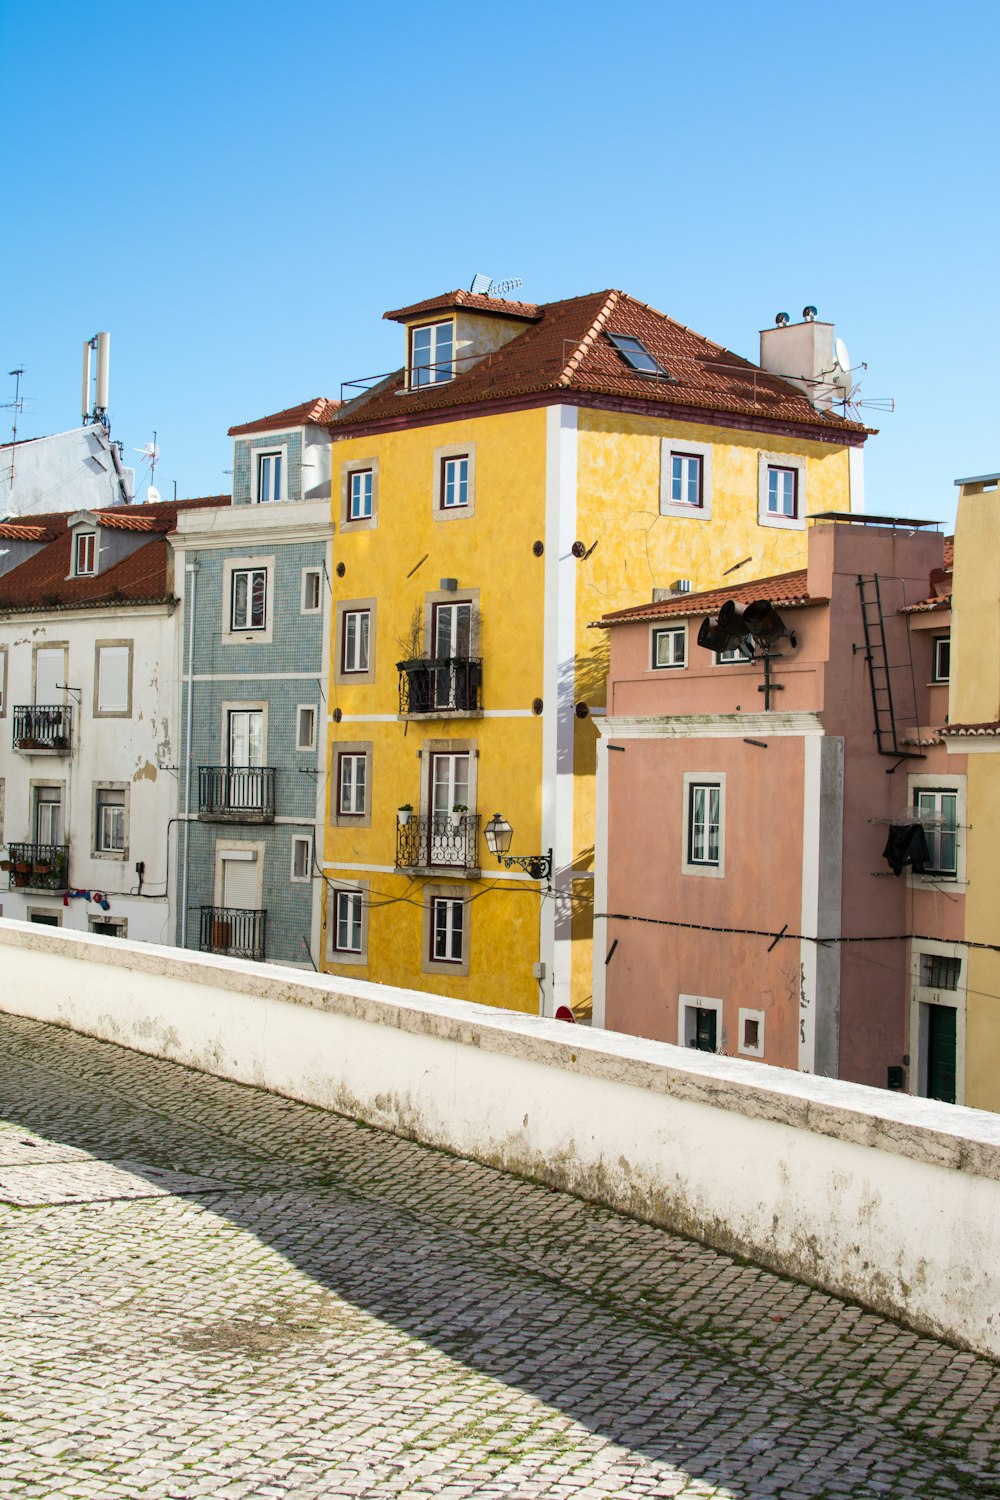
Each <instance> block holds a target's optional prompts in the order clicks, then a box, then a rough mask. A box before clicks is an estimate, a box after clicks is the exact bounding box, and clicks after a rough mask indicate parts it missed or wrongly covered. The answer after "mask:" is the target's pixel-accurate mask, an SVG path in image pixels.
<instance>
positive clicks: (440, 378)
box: [406, 318, 458, 391]
mask: <svg viewBox="0 0 1000 1500" xmlns="http://www.w3.org/2000/svg"><path fill="white" fill-rule="evenodd" d="M442 328H447V329H448V330H449V332H450V338H449V340H448V342H449V343H450V344H451V359H450V361H449V364H448V367H447V372H446V371H445V370H444V369H442V368H441V367H442V365H443V364H444V361H443V360H441V359H439V358H438V357H437V356H438V352H439V351H438V345H439V343H440V342H441V338H440V330H441V329H442ZM424 332H429V334H430V339H429V341H428V343H429V349H428V352H429V354H430V359H429V360H428V361H427V363H426V364H421V365H416V364H414V362H413V350H414V343H415V336H416V335H417V334H419V333H424ZM456 335H457V328H456V323H455V319H454V318H438V319H435V320H434V321H433V322H429V323H412V324H411V325H410V326H409V328H408V329H407V331H406V346H407V349H406V352H407V359H406V369H407V377H408V378H407V384H408V386H409V388H410V390H411V391H423V390H426V389H427V387H428V386H432V385H444V384H446V383H447V381H449V380H454V378H455V350H456V345H457V342H458V340H457V337H456ZM418 370H426V371H427V374H428V378H427V379H426V380H419V379H417V378H416V376H417V371H418Z"/></svg>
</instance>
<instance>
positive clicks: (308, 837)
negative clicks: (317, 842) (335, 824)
mask: <svg viewBox="0 0 1000 1500" xmlns="http://www.w3.org/2000/svg"><path fill="white" fill-rule="evenodd" d="M312 851H313V841H312V834H311V833H296V834H294V835H293V836H292V869H291V876H290V878H291V879H292V880H298V881H303V880H311V879H312Z"/></svg>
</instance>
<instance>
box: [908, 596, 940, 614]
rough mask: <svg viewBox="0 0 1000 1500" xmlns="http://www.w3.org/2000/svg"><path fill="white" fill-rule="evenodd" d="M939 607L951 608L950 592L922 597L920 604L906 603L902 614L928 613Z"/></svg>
mask: <svg viewBox="0 0 1000 1500" xmlns="http://www.w3.org/2000/svg"><path fill="white" fill-rule="evenodd" d="M937 609H951V595H950V594H934V595H933V597H932V598H930V599H921V600H920V602H919V603H918V604H904V605H903V607H902V609H901V610H900V611H899V613H900V614H901V615H926V614H931V613H932V611H934V610H937Z"/></svg>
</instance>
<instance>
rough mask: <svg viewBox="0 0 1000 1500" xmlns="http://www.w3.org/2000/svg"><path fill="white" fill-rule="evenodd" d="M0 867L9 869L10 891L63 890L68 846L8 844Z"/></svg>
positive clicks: (67, 866)
mask: <svg viewBox="0 0 1000 1500" xmlns="http://www.w3.org/2000/svg"><path fill="white" fill-rule="evenodd" d="M0 869H3V870H8V871H9V872H10V889H11V890H12V891H13V890H29V891H64V890H66V888H67V887H68V885H69V845H68V844H8V845H7V858H6V859H4V860H0Z"/></svg>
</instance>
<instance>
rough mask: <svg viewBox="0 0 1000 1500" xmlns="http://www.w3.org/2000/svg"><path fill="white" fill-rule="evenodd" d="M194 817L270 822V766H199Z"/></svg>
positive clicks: (207, 819) (224, 820) (272, 776)
mask: <svg viewBox="0 0 1000 1500" xmlns="http://www.w3.org/2000/svg"><path fill="white" fill-rule="evenodd" d="M198 816H199V817H200V818H203V819H204V820H205V821H206V822H207V823H273V822H274V767H273V766H199V767H198Z"/></svg>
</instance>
